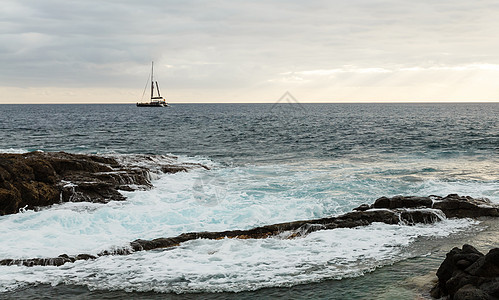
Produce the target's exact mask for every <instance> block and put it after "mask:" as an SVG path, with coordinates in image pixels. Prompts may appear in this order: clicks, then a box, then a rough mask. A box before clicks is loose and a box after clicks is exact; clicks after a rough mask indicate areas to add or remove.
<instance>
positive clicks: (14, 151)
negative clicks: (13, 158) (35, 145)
mask: <svg viewBox="0 0 499 300" xmlns="http://www.w3.org/2000/svg"><path fill="white" fill-rule="evenodd" d="M26 152H29V150H27V149H21V148H7V149H0V153H9V154H23V153H26Z"/></svg>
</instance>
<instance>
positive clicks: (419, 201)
mask: <svg viewBox="0 0 499 300" xmlns="http://www.w3.org/2000/svg"><path fill="white" fill-rule="evenodd" d="M372 207H373V208H390V209H394V208H403V207H404V208H410V207H418V208H422V207H426V208H434V209H439V210H441V211H442V212H443V213H444V214H445V216H446V217H447V218H477V217H483V216H491V217H499V206H498V205H497V204H493V203H491V202H490V200H488V199H485V198H472V197H470V196H459V195H458V194H450V195H447V196H446V197H439V196H428V197H414V196H395V197H392V198H387V197H381V198H378V199H377V200H376V201H375V202H374V204H373V205H372Z"/></svg>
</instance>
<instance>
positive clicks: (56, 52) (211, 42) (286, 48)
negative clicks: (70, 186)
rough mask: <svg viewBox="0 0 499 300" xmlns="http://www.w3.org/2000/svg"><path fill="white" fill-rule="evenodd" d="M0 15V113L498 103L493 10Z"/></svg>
mask: <svg viewBox="0 0 499 300" xmlns="http://www.w3.org/2000/svg"><path fill="white" fill-rule="evenodd" d="M0 7H1V8H0V103H61V102H63V103H78V102H98V103H111V102H119V103H134V102H137V101H139V100H140V98H141V96H142V92H143V90H144V86H145V84H146V81H147V79H148V76H149V72H150V64H151V61H152V60H154V61H155V76H156V79H157V80H158V81H159V84H160V88H161V89H162V91H163V92H164V93H165V94H166V96H167V99H168V101H169V102H170V103H194V102H275V101H277V99H279V97H280V96H281V95H282V94H284V93H285V92H286V91H289V92H291V93H292V94H293V95H294V96H295V98H297V99H298V100H299V101H300V102H368V101H377V102H391V101H499V1H497V0H472V1H471V0H438V1H435V0H419V1H414V0H330V1H321V0H307V1H283V0H281V1H273V0H265V1H263V0H262V1H238V0H231V1H189V0H187V1H180V0H178V1H160V0H158V1H131V0H130V1H126V0H122V1H118V0H115V1H102V0H101V1H93V0H85V1H78V0H72V1H67V0H44V1H40V0H0Z"/></svg>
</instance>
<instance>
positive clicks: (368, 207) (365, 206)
mask: <svg viewBox="0 0 499 300" xmlns="http://www.w3.org/2000/svg"><path fill="white" fill-rule="evenodd" d="M370 208H371V206H370V205H369V204H362V205H360V206H359V207H356V208H354V209H353V210H356V211H366V210H368V209H370Z"/></svg>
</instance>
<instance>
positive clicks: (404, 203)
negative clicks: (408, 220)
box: [373, 196, 433, 209]
mask: <svg viewBox="0 0 499 300" xmlns="http://www.w3.org/2000/svg"><path fill="white" fill-rule="evenodd" d="M432 203H433V201H432V200H431V199H430V198H429V197H414V196H395V197H393V198H387V197H381V198H379V199H377V200H376V201H375V202H374V204H373V208H391V209H394V208H411V207H431V205H432Z"/></svg>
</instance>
